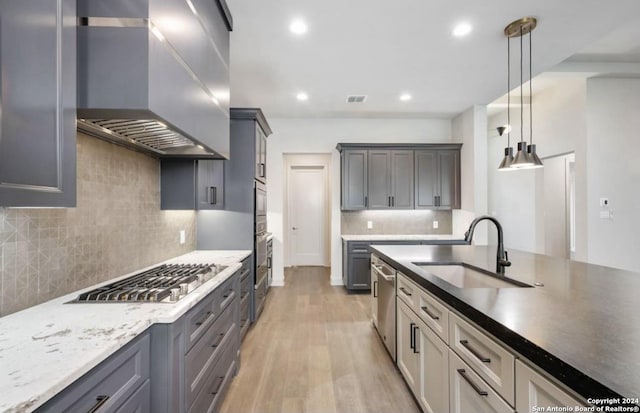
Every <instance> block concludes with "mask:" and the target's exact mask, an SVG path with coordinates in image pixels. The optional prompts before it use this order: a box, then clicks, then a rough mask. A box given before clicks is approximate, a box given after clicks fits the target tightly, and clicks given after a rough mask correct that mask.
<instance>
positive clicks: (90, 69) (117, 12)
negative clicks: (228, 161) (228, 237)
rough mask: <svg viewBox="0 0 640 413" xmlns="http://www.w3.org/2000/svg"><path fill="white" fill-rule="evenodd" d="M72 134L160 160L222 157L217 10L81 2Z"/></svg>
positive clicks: (218, 4) (166, 3)
mask: <svg viewBox="0 0 640 413" xmlns="http://www.w3.org/2000/svg"><path fill="white" fill-rule="evenodd" d="M78 16H79V18H78V50H77V52H78V53H77V59H78V129H79V130H81V131H83V132H85V133H88V134H90V135H92V136H96V137H99V138H102V139H106V140H109V141H112V142H115V143H118V144H121V145H126V146H128V147H131V148H133V149H136V150H140V151H144V152H148V153H151V154H152V155H154V156H158V157H181V158H184V157H197V158H228V157H229V67H228V62H229V31H230V30H231V16H230V14H229V11H228V8H227V7H226V4H225V3H224V0H217V1H214V0H207V1H204V0H114V1H108V2H105V1H104V0H84V1H81V2H78Z"/></svg>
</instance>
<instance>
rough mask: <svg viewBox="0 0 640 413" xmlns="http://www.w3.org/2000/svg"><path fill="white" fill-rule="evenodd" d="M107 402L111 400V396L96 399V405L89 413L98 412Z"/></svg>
mask: <svg viewBox="0 0 640 413" xmlns="http://www.w3.org/2000/svg"><path fill="white" fill-rule="evenodd" d="M107 400H109V396H106V395H101V396H98V397H96V404H94V405H93V407H92V408H91V409H90V410H89V411H88V412H87V413H95V412H97V411H98V410H99V409H100V408H101V407H102V406H103V405H104V404H105V403H106V402H107Z"/></svg>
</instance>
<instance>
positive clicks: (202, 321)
mask: <svg viewBox="0 0 640 413" xmlns="http://www.w3.org/2000/svg"><path fill="white" fill-rule="evenodd" d="M210 316H211V311H207V314H205V315H204V318H203V319H202V320H200V321H196V325H197V326H201V325H203V324H204V323H205V321H207V319H208V318H209V317H210Z"/></svg>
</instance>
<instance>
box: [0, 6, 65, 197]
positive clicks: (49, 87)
mask: <svg viewBox="0 0 640 413" xmlns="http://www.w3.org/2000/svg"><path fill="white" fill-rule="evenodd" d="M0 71H1V73H2V82H1V83H0V107H1V108H2V110H0V206H6V207H9V206H25V207H73V206H75V204H76V0H22V1H3V2H0Z"/></svg>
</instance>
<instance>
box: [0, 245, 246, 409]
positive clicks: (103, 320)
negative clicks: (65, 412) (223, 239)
mask: <svg viewBox="0 0 640 413" xmlns="http://www.w3.org/2000/svg"><path fill="white" fill-rule="evenodd" d="M249 255H251V251H192V252H190V253H188V254H185V255H181V256H179V257H176V258H172V259H170V260H167V261H164V262H161V263H158V264H154V265H151V266H149V267H147V268H141V269H140V270H137V271H135V272H132V273H130V274H126V275H123V276H122V277H118V278H115V279H112V280H109V281H105V282H103V283H100V284H97V285H94V286H92V287H89V288H85V289H83V290H79V291H76V292H73V293H71V294H67V295H65V296H63V297H59V298H56V299H54V300H51V301H48V302H46V303H43V304H40V305H37V306H34V307H31V308H28V309H25V310H23V311H19V312H17V313H14V314H10V315H8V316H5V317H2V318H0V371H1V372H2V374H0V412H3V413H9V412H11V413H17V412H31V411H33V410H35V409H36V408H38V407H39V406H41V405H42V404H44V403H45V402H46V401H47V400H49V399H51V398H52V397H53V396H55V395H56V394H57V393H59V392H60V391H62V390H63V389H64V388H66V387H67V386H68V385H70V384H71V383H73V382H74V381H76V380H77V379H78V378H80V377H81V376H82V375H83V374H85V373H87V372H88V371H89V370H91V369H92V368H94V367H95V366H97V365H98V364H99V363H100V362H102V361H103V360H105V359H106V358H107V357H109V356H110V355H111V354H113V353H115V352H116V351H117V350H118V349H120V348H122V347H123V346H124V345H126V344H127V343H128V342H130V341H131V340H133V339H134V338H135V337H137V336H138V335H139V334H140V333H142V332H144V331H145V330H146V329H147V328H149V326H151V325H152V324H155V323H172V322H174V321H176V320H177V319H178V318H180V316H182V315H183V314H184V313H186V312H187V310H189V309H190V308H192V307H193V306H195V305H196V304H197V303H198V302H200V300H201V299H202V298H204V297H205V296H207V295H208V294H209V293H210V292H211V291H213V290H215V288H216V287H217V286H219V285H220V284H222V283H223V282H224V281H225V280H227V279H228V278H229V277H230V276H231V275H233V274H234V273H235V272H236V271H237V270H238V269H239V268H240V267H241V264H240V262H241V261H242V260H243V259H245V258H246V257H248V256H249ZM163 263H188V264H202V263H211V264H213V263H215V264H221V265H226V266H227V268H226V269H225V270H224V271H222V272H221V273H219V274H218V275H216V276H215V277H214V278H212V279H211V280H209V281H207V282H206V283H205V284H202V285H201V286H199V287H198V288H197V289H195V290H194V291H192V292H191V293H189V294H188V295H187V296H186V297H184V298H182V299H181V300H179V301H178V302H176V303H175V304H173V303H172V304H169V303H129V304H127V303H105V304H95V303H87V304H77V303H74V304H67V305H65V303H66V302H68V301H71V300H73V299H75V298H76V296H77V295H78V294H79V293H81V292H83V291H87V290H91V289H93V288H95V287H96V286H99V285H104V284H108V283H111V282H113V281H114V280H117V279H120V278H126V277H128V276H131V275H133V274H134V273H137V272H139V271H142V270H145V269H148V268H152V267H155V266H157V265H159V264H163Z"/></svg>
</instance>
